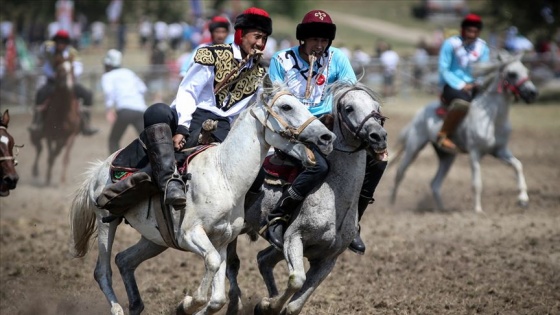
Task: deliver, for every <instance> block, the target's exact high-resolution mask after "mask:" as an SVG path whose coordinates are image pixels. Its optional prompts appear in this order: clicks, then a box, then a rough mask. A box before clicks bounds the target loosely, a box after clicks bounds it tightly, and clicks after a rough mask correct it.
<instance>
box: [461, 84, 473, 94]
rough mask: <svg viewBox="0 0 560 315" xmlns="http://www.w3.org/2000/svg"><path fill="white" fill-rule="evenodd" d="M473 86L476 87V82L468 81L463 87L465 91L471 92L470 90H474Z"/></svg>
mask: <svg viewBox="0 0 560 315" xmlns="http://www.w3.org/2000/svg"><path fill="white" fill-rule="evenodd" d="M473 88H474V84H473V83H467V84H465V86H464V87H463V91H465V92H470V91H472V89H473Z"/></svg>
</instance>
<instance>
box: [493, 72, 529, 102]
mask: <svg viewBox="0 0 560 315" xmlns="http://www.w3.org/2000/svg"><path fill="white" fill-rule="evenodd" d="M527 81H529V77H525V78H523V79H521V80H519V82H517V84H511V82H509V81H508V79H502V83H501V84H499V85H498V93H502V92H503V91H504V90H506V91H510V92H511V93H512V94H513V95H514V96H515V100H516V101H517V100H518V99H519V96H520V93H521V91H519V88H520V87H521V86H522V85H523V84H524V83H525V82H527Z"/></svg>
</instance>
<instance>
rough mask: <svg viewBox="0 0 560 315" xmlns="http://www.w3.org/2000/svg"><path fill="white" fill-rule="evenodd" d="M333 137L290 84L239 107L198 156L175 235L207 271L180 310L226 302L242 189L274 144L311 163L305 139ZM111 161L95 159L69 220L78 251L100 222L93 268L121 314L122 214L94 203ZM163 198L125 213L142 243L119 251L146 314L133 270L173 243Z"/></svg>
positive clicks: (132, 293) (134, 310)
mask: <svg viewBox="0 0 560 315" xmlns="http://www.w3.org/2000/svg"><path fill="white" fill-rule="evenodd" d="M292 126H296V127H298V126H299V128H295V127H292ZM334 140H335V135H334V134H333V133H332V132H330V131H329V130H328V129H327V128H326V127H325V126H324V125H323V124H322V123H321V122H320V121H318V120H314V117H313V116H312V115H311V114H310V113H309V111H308V110H307V108H306V107H305V106H304V105H303V104H302V103H301V102H300V101H299V100H298V99H297V98H295V97H294V96H292V95H291V94H290V93H288V92H287V87H285V86H275V88H274V89H272V88H270V87H268V88H265V89H264V92H263V93H262V94H260V95H259V97H258V101H257V102H256V104H253V105H252V106H251V107H250V108H249V109H248V110H246V111H244V112H243V113H242V114H241V115H240V117H239V118H238V119H237V121H236V122H235V123H234V125H233V126H232V129H231V131H230V133H229V135H228V137H227V139H226V140H225V141H224V142H223V143H221V144H220V145H217V146H214V147H212V148H210V149H208V150H206V151H204V152H203V153H201V154H199V155H198V156H197V157H196V158H194V159H193V160H192V162H191V163H190V164H189V173H190V174H191V175H192V179H191V180H190V181H189V183H188V184H189V189H188V191H187V206H186V210H185V212H184V217H183V218H182V221H181V222H180V229H178V230H177V232H176V235H175V237H176V241H177V243H178V245H179V247H180V249H182V250H185V251H190V252H193V253H195V254H197V255H199V256H200V257H202V258H203V260H204V263H205V267H206V272H205V274H204V277H203V279H202V280H201V282H200V286H199V287H198V289H197V291H196V292H195V293H194V294H193V296H188V295H187V296H185V298H184V299H183V300H182V301H181V303H179V305H178V307H177V311H178V312H179V313H182V312H184V313H187V314H193V313H195V312H196V314H213V313H215V312H217V311H218V310H219V309H220V308H222V306H223V305H224V304H225V303H226V296H225V287H224V286H225V269H226V252H227V251H226V247H227V245H228V244H229V243H230V242H231V241H232V240H234V239H235V238H236V237H237V235H238V234H239V232H240V231H241V229H242V227H243V222H244V211H243V201H244V197H245V194H246V193H247V191H248V190H249V187H250V186H251V184H252V183H253V181H254V180H255V178H256V177H257V174H258V171H259V169H260V167H261V165H262V162H263V161H264V159H265V157H266V154H267V152H268V150H269V148H270V146H271V145H273V146H275V147H280V148H282V149H283V150H287V151H288V152H290V154H294V155H296V156H298V157H300V158H302V159H303V160H304V161H306V163H313V161H312V160H313V157H312V156H308V152H310V151H309V149H307V148H306V146H305V144H308V143H309V144H312V145H316V146H318V147H319V149H320V150H321V151H323V152H325V153H328V152H330V151H331V150H332V148H333V142H334ZM111 161H112V157H109V158H108V159H107V160H105V161H104V162H98V163H95V164H94V165H93V167H92V168H91V169H90V170H89V172H88V173H87V174H86V179H85V181H84V183H83V184H82V185H81V187H80V188H79V189H78V190H77V194H76V196H75V198H74V201H73V203H72V210H71V228H72V235H73V242H74V244H73V249H74V251H75V252H74V253H73V254H74V255H75V256H76V257H82V256H84V255H85V254H86V253H87V251H88V242H89V239H90V237H91V236H92V234H93V233H94V232H95V230H96V229H97V230H98V248H99V256H98V260H97V265H96V268H95V274H94V276H95V279H96V281H97V282H98V283H99V286H100V288H101V290H102V291H103V293H104V294H105V296H106V298H107V300H108V302H109V303H110V306H111V314H113V315H116V314H121V315H122V314H124V311H123V308H122V306H121V305H119V303H118V301H117V297H116V295H115V292H114V290H113V288H112V280H111V277H112V271H111V264H110V259H111V247H112V245H113V240H114V237H115V232H116V229H117V226H118V225H119V223H120V220H115V221H113V222H110V223H103V222H102V219H103V218H104V217H107V216H108V215H109V212H108V211H106V210H103V209H98V208H96V204H95V201H96V200H97V199H96V198H97V197H98V196H99V194H100V192H101V191H102V190H103V188H104V187H105V186H106V185H107V184H108V183H110V179H109V167H110V163H111ZM159 204H160V201H159V197H158V196H156V197H154V198H151V199H148V198H147V197H146V199H144V200H139V201H138V204H137V206H135V207H133V208H131V209H130V210H129V211H128V212H126V214H125V215H124V217H125V218H126V220H127V221H128V223H130V225H131V226H132V227H134V229H136V230H137V231H138V232H139V233H140V234H141V235H142V237H141V239H140V241H139V242H138V243H137V244H135V245H133V246H132V247H130V248H128V249H127V250H125V251H123V252H121V253H119V254H118V255H117V256H116V258H115V261H116V264H117V266H118V267H119V271H120V273H121V275H122V278H123V281H124V284H125V288H126V291H127V294H128V298H129V313H130V314H140V313H141V312H142V311H143V309H144V304H143V302H142V299H141V297H140V294H139V292H138V287H137V285H136V280H135V277H134V270H135V269H136V267H138V265H139V264H140V263H142V262H143V261H145V260H147V259H150V258H152V257H155V256H157V255H159V254H160V253H162V252H163V251H164V250H166V249H167V248H168V246H167V245H166V242H165V240H164V239H163V238H162V236H161V234H160V232H159V231H158V228H157V222H156V218H155V215H154V212H155V211H160V210H159V209H158V208H159ZM150 209H154V210H150ZM210 289H211V290H210ZM209 292H210V298H209V299H208V293H209Z"/></svg>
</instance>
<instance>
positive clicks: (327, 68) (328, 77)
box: [261, 10, 387, 254]
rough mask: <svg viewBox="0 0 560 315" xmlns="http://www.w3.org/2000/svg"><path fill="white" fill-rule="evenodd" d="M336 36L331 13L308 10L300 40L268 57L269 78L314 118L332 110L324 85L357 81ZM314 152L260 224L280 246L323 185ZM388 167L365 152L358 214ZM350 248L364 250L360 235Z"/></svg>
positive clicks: (322, 162)
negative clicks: (290, 224)
mask: <svg viewBox="0 0 560 315" xmlns="http://www.w3.org/2000/svg"><path fill="white" fill-rule="evenodd" d="M335 34H336V25H335V24H334V23H333V22H332V20H331V17H330V16H329V15H328V14H327V13H326V12H325V11H322V10H312V11H310V12H308V13H307V14H306V15H305V16H304V17H303V20H302V22H301V23H300V24H298V26H297V29H296V38H297V39H298V40H299V41H300V44H299V45H298V46H295V47H291V48H287V49H284V50H282V51H279V52H277V53H275V54H274V55H273V57H272V59H271V61H270V66H269V76H270V79H271V80H272V81H282V82H284V83H285V84H287V85H288V87H289V88H290V91H291V92H292V93H293V94H294V95H295V96H296V97H298V98H299V99H300V101H301V102H302V103H304V104H306V105H307V106H308V108H309V111H310V112H311V113H312V114H313V115H315V116H322V115H324V114H330V113H331V111H332V106H333V104H332V103H333V100H332V95H331V94H330V93H327V86H328V84H331V83H334V82H336V81H341V80H342V81H347V82H350V83H355V82H357V79H356V74H355V73H354V70H353V69H352V65H351V64H350V60H348V57H346V55H345V54H344V53H343V52H342V51H341V50H340V49H338V48H335V47H332V46H331V44H332V41H333V39H334V37H335ZM311 56H313V57H311ZM312 59H315V60H314V61H312ZM310 67H312V68H311V69H310ZM312 150H313V152H314V154H315V158H316V164H315V166H313V167H310V168H307V169H305V170H304V171H303V172H302V173H301V174H299V175H298V177H297V178H296V179H295V180H294V181H293V183H292V185H291V186H290V187H289V188H288V189H286V190H285V191H284V193H283V195H282V197H281V198H280V200H279V201H278V203H277V204H276V206H275V207H274V209H273V210H272V211H271V212H270V213H269V215H268V218H267V220H266V222H264V223H263V228H262V229H261V234H262V235H263V237H264V238H265V239H267V240H268V241H269V242H270V243H271V244H272V245H273V246H274V247H276V248H278V249H281V248H282V247H283V244H284V237H283V235H284V231H285V229H286V227H287V224H288V222H289V217H290V215H291V213H293V211H294V209H296V208H297V207H298V206H299V205H300V203H301V202H302V201H303V199H305V197H306V196H307V195H308V194H309V193H310V192H311V191H312V190H313V189H314V188H315V187H317V186H319V185H321V183H323V181H324V180H325V178H326V177H327V175H328V173H329V164H328V161H327V159H326V157H325V156H324V155H323V154H322V153H320V152H319V151H318V150H317V149H312ZM386 166H387V162H378V161H376V160H375V159H374V158H371V157H370V156H369V155H368V158H367V166H366V174H365V178H364V183H363V186H362V191H361V193H360V199H359V205H358V215H359V218H361V217H362V215H363V213H364V211H365V209H366V208H367V206H368V204H370V203H371V202H373V193H374V191H375V187H376V186H377V184H378V183H379V180H380V179H381V176H382V175H383V172H384V171H385V167H386ZM349 248H350V249H351V250H353V251H354V252H356V253H358V254H363V253H364V252H365V245H364V243H363V242H362V240H361V238H360V235H359V234H358V236H357V237H356V238H355V239H354V240H353V241H352V243H351V244H350V246H349Z"/></svg>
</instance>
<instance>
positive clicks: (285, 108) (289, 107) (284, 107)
mask: <svg viewBox="0 0 560 315" xmlns="http://www.w3.org/2000/svg"><path fill="white" fill-rule="evenodd" d="M280 108H281V109H282V110H283V111H289V110H292V106H290V105H288V104H283V105H282V106H280Z"/></svg>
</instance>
